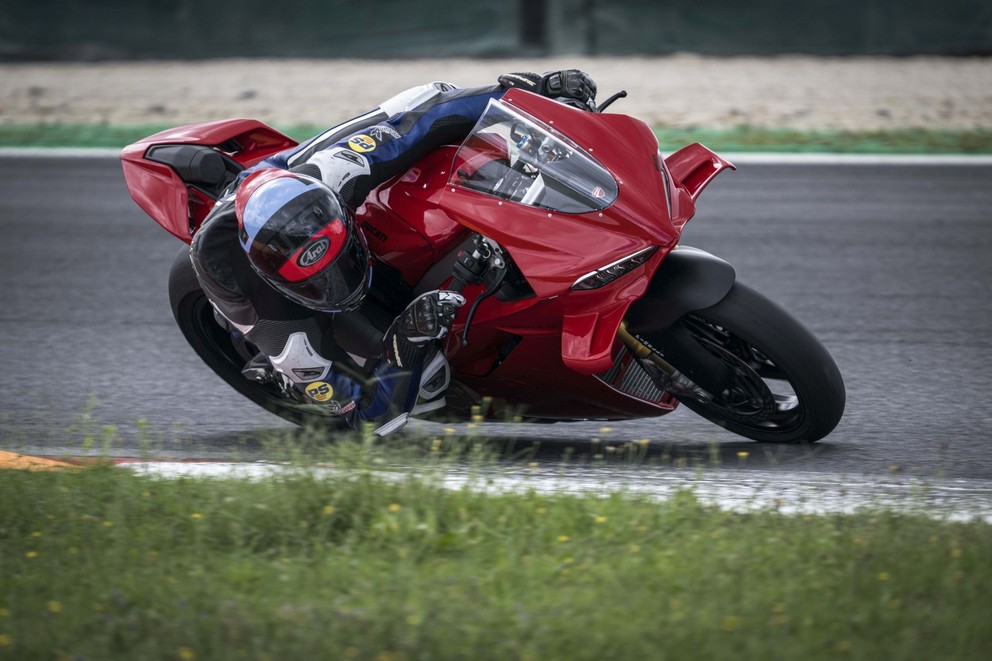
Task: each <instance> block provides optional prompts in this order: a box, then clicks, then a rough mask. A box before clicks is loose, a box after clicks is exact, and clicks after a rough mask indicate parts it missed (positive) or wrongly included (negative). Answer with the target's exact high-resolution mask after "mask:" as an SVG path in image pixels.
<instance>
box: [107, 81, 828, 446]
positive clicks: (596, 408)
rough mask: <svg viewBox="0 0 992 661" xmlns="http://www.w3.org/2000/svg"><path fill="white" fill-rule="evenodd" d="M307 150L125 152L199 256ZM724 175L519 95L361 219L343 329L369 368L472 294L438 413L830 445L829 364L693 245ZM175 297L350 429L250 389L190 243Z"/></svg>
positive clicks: (697, 154) (138, 186)
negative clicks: (444, 305)
mask: <svg viewBox="0 0 992 661" xmlns="http://www.w3.org/2000/svg"><path fill="white" fill-rule="evenodd" d="M621 95H623V93H620V94H618V95H616V96H614V98H613V99H611V100H610V101H608V102H607V103H606V104H604V106H603V108H605V106H606V105H609V104H610V102H612V101H613V100H615V99H616V98H617V97H618V96H621ZM295 145H296V142H294V141H293V140H292V139H290V138H288V137H286V136H285V135H283V134H281V133H279V132H278V131H276V130H274V129H272V128H270V127H268V126H266V125H264V124H262V123H260V122H258V121H254V120H245V119H236V120H225V121H216V122H208V123H203V124H195V125H191V126H183V127H179V128H176V129H172V130H167V131H164V132H161V133H158V134H156V135H153V136H150V137H148V138H145V139H144V140H141V141H139V142H137V143H135V144H132V145H130V146H128V147H126V148H125V149H124V151H123V152H122V154H121V159H122V162H123V167H124V175H125V179H126V181H127V185H128V188H129V190H130V193H131V195H132V197H133V198H134V199H135V201H137V203H138V204H139V205H140V206H141V208H142V209H144V210H145V211H146V212H147V213H148V214H149V215H150V216H151V217H152V218H153V219H154V220H155V221H156V222H157V223H159V224H160V225H162V226H163V227H164V228H165V229H166V230H168V231H169V232H171V233H172V234H174V235H175V236H176V237H178V238H179V239H181V240H182V241H184V242H186V243H189V242H190V241H191V237H192V235H193V233H194V232H196V230H197V228H198V227H199V226H200V224H201V223H202V222H203V220H204V219H205V218H206V217H207V215H208V214H209V213H210V212H211V209H212V208H213V207H214V203H215V201H216V200H218V199H220V198H221V197H222V196H224V195H225V194H228V193H229V192H230V190H231V188H232V186H234V185H235V184H236V180H237V176H238V173H239V172H241V171H242V170H243V169H244V168H246V167H250V166H252V165H254V164H256V163H258V162H259V161H260V160H262V159H263V158H265V157H268V156H271V155H273V154H275V153H277V152H279V151H282V150H285V149H288V148H291V147H293V146H295ZM727 168H733V165H731V164H730V163H729V162H728V161H726V160H724V159H723V158H721V157H720V156H718V155H717V154H715V153H713V152H712V151H710V150H709V149H707V148H705V147H703V146H702V145H700V144H698V143H697V144H691V145H689V146H687V147H684V148H683V149H681V150H679V151H677V152H675V153H673V154H671V155H669V156H668V157H667V158H666V157H663V156H662V155H661V154H660V153H659V151H658V141H657V138H656V137H655V135H654V134H653V132H652V131H651V130H650V129H649V128H648V126H647V125H646V124H645V123H643V122H641V121H639V120H637V119H634V118H632V117H629V116H626V115H623V114H616V113H606V112H583V111H579V110H576V109H574V108H570V107H567V106H565V105H562V104H560V103H557V102H555V101H551V100H549V99H545V98H542V97H539V96H536V95H534V94H530V93H528V92H525V91H522V90H517V89H513V90H510V91H509V92H507V93H506V94H505V95H504V96H503V97H502V98H501V99H500V100H497V101H492V102H490V104H489V106H488V108H487V110H486V112H485V114H484V115H483V116H482V117H481V119H480V120H479V121H478V123H477V124H476V126H475V128H474V129H473V130H472V132H471V134H470V135H469V136H468V137H467V138H466V139H465V141H464V142H463V143H462V144H461V145H450V146H447V147H444V148H441V149H439V150H437V151H435V152H433V153H431V154H429V155H428V156H426V157H425V158H424V159H423V160H421V161H420V162H418V163H417V164H416V165H414V166H413V167H411V168H410V169H409V170H408V171H406V172H405V173H404V174H402V175H401V176H397V177H395V178H393V179H391V180H390V181H387V182H385V183H384V184H382V185H381V186H379V187H378V188H377V189H375V190H374V191H372V193H371V194H370V195H369V196H368V197H367V199H366V200H365V202H364V203H363V204H362V206H361V207H359V208H358V209H357V210H356V214H355V220H356V224H357V225H358V226H359V227H361V228H362V230H363V232H364V233H365V236H366V238H367V240H368V244H369V248H370V249H371V251H372V253H373V260H374V264H373V278H372V287H371V291H370V293H369V295H368V297H367V298H366V300H365V302H364V303H363V307H362V309H361V310H360V311H358V312H355V313H340V314H336V315H334V316H333V318H329V319H328V320H326V321H327V323H326V324H324V327H325V328H326V329H327V330H326V332H327V333H331V334H333V341H334V342H336V343H337V344H338V345H339V346H342V347H343V348H344V349H346V350H347V351H348V352H349V353H351V354H353V355H354V356H356V357H358V358H359V359H361V358H363V357H369V356H372V355H373V354H375V353H377V352H378V350H379V346H380V345H379V342H380V341H381V338H382V334H383V331H384V330H385V329H386V327H387V326H388V324H389V323H390V322H391V321H392V319H393V318H394V317H395V316H396V315H397V314H398V313H399V312H400V311H402V309H403V308H404V307H405V306H406V304H407V303H408V302H409V301H410V300H412V298H413V297H414V296H416V295H418V294H420V293H422V292H425V291H430V290H433V289H439V288H441V289H444V288H447V289H456V290H460V291H462V293H463V294H464V295H465V297H466V299H467V304H466V305H465V306H463V307H462V308H461V310H460V311H459V314H458V317H457V318H456V320H455V323H454V326H453V327H452V331H451V333H449V335H448V336H447V338H446V340H445V342H446V344H445V347H444V349H445V354H446V356H447V359H448V361H449V363H450V372H449V373H447V374H446V376H445V381H446V382H445V383H442V384H439V385H440V387H444V386H447V390H446V393H445V405H444V407H443V408H440V409H437V410H434V411H432V412H431V413H430V415H431V416H434V417H436V418H438V419H445V420H467V419H469V418H471V417H472V416H473V415H478V414H479V413H480V412H481V414H482V415H484V416H486V417H488V418H493V419H500V420H505V419H507V416H508V415H512V416H513V417H514V418H515V419H518V420H522V421H523V422H554V421H574V420H631V419H635V418H650V417H657V416H661V415H664V414H666V413H670V412H671V411H673V410H674V409H675V408H676V407H677V406H678V405H679V404H680V403H681V404H684V405H685V406H687V407H689V408H690V409H691V410H693V411H695V412H696V413H698V414H699V415H701V416H703V417H705V418H707V419H709V420H711V421H713V422H714V423H716V424H718V425H720V426H721V427H724V428H726V429H728V430H730V431H732V432H735V433H737V434H740V435H742V436H745V437H747V438H750V439H753V440H756V441H766V442H798V441H806V442H813V441H816V440H818V439H821V438H823V437H824V436H826V435H827V434H829V433H830V431H831V430H833V429H834V427H835V426H836V425H837V423H838V421H839V420H840V418H841V415H842V414H843V410H844V400H845V393H844V384H843V380H842V378H841V375H840V372H839V370H838V369H837V366H836V364H835V363H834V361H833V359H832V358H831V356H830V355H829V353H828V352H827V351H826V349H825V348H824V347H823V346H822V345H821V343H820V342H819V341H818V340H817V339H816V338H815V337H813V335H811V334H810V332H809V331H807V330H806V329H805V328H804V327H803V326H802V325H801V324H800V323H799V322H797V321H796V320H795V319H794V318H793V317H791V316H790V315H789V314H788V313H787V312H785V311H784V310H783V309H782V308H780V307H779V306H777V305H776V304H774V303H772V302H771V301H769V300H768V299H766V298H765V297H764V296H762V295H761V294H759V293H757V292H756V291H754V290H752V289H750V288H748V287H747V286H745V285H743V284H741V283H739V282H737V281H736V277H735V271H734V268H733V267H732V266H731V265H730V264H728V263H727V262H725V261H724V260H722V259H719V258H718V257H715V256H713V255H710V254H709V253H706V252H703V251H701V250H697V249H694V248H690V247H687V246H680V245H679V238H680V235H681V232H682V228H683V227H684V226H685V224H686V222H688V221H689V219H690V218H691V217H692V216H693V214H694V212H695V204H696V200H697V198H698V197H699V194H700V193H701V192H702V191H703V189H704V188H705V187H706V186H707V184H709V183H710V181H711V180H712V179H713V178H714V177H715V176H716V175H717V174H719V173H720V172H721V171H722V170H724V169H727ZM169 292H170V298H171V303H172V309H173V313H174V314H175V318H176V323H177V324H178V325H179V327H180V329H181V330H182V332H183V334H184V335H185V336H186V339H187V340H188V341H189V343H190V345H191V346H192V347H193V349H194V350H195V351H196V352H197V353H198V354H199V356H200V357H201V358H202V359H203V361H204V362H206V363H207V365H209V366H210V367H211V368H212V369H213V370H214V371H215V372H216V373H217V374H218V375H220V376H221V378H223V379H224V380H225V381H226V382H227V383H229V384H230V385H231V386H233V387H234V388H235V389H237V390H238V391H239V392H241V393H242V394H244V395H246V396H247V397H248V398H250V399H251V400H253V401H254V402H255V403H257V404H259V405H261V406H263V407H265V408H266V409H268V410H270V411H272V412H274V413H276V414H278V415H281V416H283V417H285V418H287V419H289V420H292V421H294V422H297V423H301V424H302V423H309V422H314V423H321V424H326V425H334V424H335V421H336V420H338V418H337V417H335V416H331V415H329V414H326V413H321V412H316V411H314V410H313V409H312V408H305V407H301V406H300V405H299V404H298V403H297V402H295V401H294V400H292V399H290V398H289V397H287V396H286V395H285V394H284V393H283V392H282V391H281V390H280V389H279V388H278V387H277V386H275V385H273V384H270V383H259V382H256V381H253V380H250V379H249V378H247V377H246V376H244V375H243V374H242V369H243V368H244V366H245V365H246V363H248V362H249V361H251V360H252V359H253V358H254V357H255V356H256V354H257V351H256V349H255V347H253V346H252V345H251V344H250V343H247V342H246V341H245V340H244V338H243V336H241V335H240V334H239V333H236V332H235V333H232V332H230V331H229V329H228V327H227V325H226V324H224V323H223V322H222V320H219V319H218V317H217V316H216V315H215V313H214V310H213V308H212V306H211V305H210V303H209V302H208V300H207V299H206V297H205V295H204V293H203V292H202V291H201V289H200V287H199V284H198V282H197V279H196V277H195V274H194V273H193V269H192V266H191V264H190V260H189V254H188V250H186V249H183V250H181V251H180V253H179V255H178V256H177V258H176V260H175V262H174V264H173V267H172V271H171V273H170V275H169ZM435 385H438V384H435ZM337 424H341V423H337Z"/></svg>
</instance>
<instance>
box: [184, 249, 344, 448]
mask: <svg viewBox="0 0 992 661" xmlns="http://www.w3.org/2000/svg"><path fill="white" fill-rule="evenodd" d="M169 299H170V302H171V303H172V313H173V315H174V316H175V319H176V324H177V325H178V326H179V330H181V331H182V333H183V336H185V338H186V341H187V342H189V345H190V346H191V347H192V348H193V350H194V351H195V352H196V354H197V355H198V356H199V357H200V359H201V360H203V362H204V363H206V364H207V365H208V366H209V367H210V369H212V370H213V371H214V372H215V373H216V374H217V375H218V376H219V377H220V378H222V379H223V380H224V381H225V382H227V384H228V385H229V386H231V387H232V388H234V389H235V390H237V391H238V392H239V393H241V394H242V395H244V396H245V397H247V398H248V399H250V400H251V401H253V402H255V403H256V404H258V405H259V406H261V407H262V408H264V409H265V410H266V411H269V412H270V413H274V414H276V415H278V416H279V417H281V418H283V419H285V420H288V421H289V422H292V423H294V424H297V425H301V426H311V427H321V428H323V429H336V428H347V424H346V423H345V422H344V420H343V418H342V417H341V416H336V415H330V414H326V413H320V412H314V411H312V410H306V409H303V408H301V407H300V406H299V405H297V404H296V403H295V402H292V401H291V400H289V399H287V398H286V396H285V395H283V394H282V393H281V392H280V390H279V388H277V387H276V386H275V385H273V384H270V383H258V382H256V381H252V380H250V379H248V378H246V377H245V376H244V375H243V374H242V373H241V370H242V368H243V367H244V366H245V363H247V362H248V360H249V359H250V358H251V356H250V355H247V353H250V349H248V350H247V352H246V345H245V344H244V343H243V342H242V343H239V342H238V341H237V340H236V339H235V337H234V336H232V334H231V333H230V332H229V331H228V330H227V329H226V328H224V327H223V326H221V325H220V323H218V321H217V317H216V316H215V314H214V309H213V306H211V305H210V301H209V300H207V297H206V294H204V293H203V290H202V289H200V284H199V281H198V280H197V279H196V273H195V272H194V271H193V265H192V264H191V263H190V259H189V250H188V249H185V248H184V249H183V250H181V251H180V252H179V254H178V255H177V256H176V259H175V261H174V262H173V264H172V271H171V272H170V274H169Z"/></svg>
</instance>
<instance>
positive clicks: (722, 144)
mask: <svg viewBox="0 0 992 661" xmlns="http://www.w3.org/2000/svg"><path fill="white" fill-rule="evenodd" d="M165 128H168V127H167V126H165V125H148V126H103V125H72V124H44V125H41V124H40V125H34V126H0V146H3V147H109V148H120V147H123V146H125V145H127V144H129V143H131V142H134V141H136V140H138V139H140V138H143V137H145V136H148V135H151V134H152V133H155V132H157V131H161V130H163V129H165ZM324 128H325V127H319V126H294V127H282V130H283V131H285V132H286V133H287V134H288V135H289V136H290V137H293V138H294V139H296V140H304V139H306V138H309V137H310V136H312V135H315V134H317V133H319V132H320V131H322V130H323V129H324ZM657 133H658V137H659V140H660V142H661V146H662V149H663V150H664V151H665V152H670V151H674V150H676V149H678V148H680V147H683V146H684V145H687V144H689V143H692V142H702V143H704V144H705V145H706V146H708V147H710V148H711V149H714V150H716V151H727V152H734V151H776V152H829V153H868V154H992V131H989V130H974V131H922V130H899V131H843V132H842V131H820V132H815V131H814V132H802V131H786V130H771V129H755V128H738V129H732V130H723V131H716V130H707V129H677V128H662V127H659V128H658V129H657Z"/></svg>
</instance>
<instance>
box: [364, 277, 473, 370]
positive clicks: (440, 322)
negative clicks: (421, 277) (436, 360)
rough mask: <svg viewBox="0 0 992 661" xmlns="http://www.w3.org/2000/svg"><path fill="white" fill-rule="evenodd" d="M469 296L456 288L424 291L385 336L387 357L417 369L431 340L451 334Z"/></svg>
mask: <svg viewBox="0 0 992 661" xmlns="http://www.w3.org/2000/svg"><path fill="white" fill-rule="evenodd" d="M464 304H465V298H464V297H463V296H462V295H461V294H458V293H455V292H453V291H432V292H427V293H426V294H421V295H420V296H418V297H417V298H416V299H414V300H413V302H412V303H410V305H408V306H407V307H406V309H405V310H403V312H401V313H400V315H399V316H398V317H396V319H395V320H393V323H392V325H390V327H389V330H387V331H386V335H385V337H384V338H383V355H384V356H385V358H386V360H387V361H388V362H389V363H391V364H392V365H395V366H396V367H399V368H402V369H416V368H417V367H419V366H420V363H421V361H422V360H423V358H424V356H425V355H426V354H427V350H428V349H429V347H430V342H432V341H433V340H440V339H442V338H443V337H444V336H445V335H447V334H448V330H449V329H450V328H451V324H452V322H454V320H455V315H456V314H457V313H458V308H460V307H461V306H462V305H464Z"/></svg>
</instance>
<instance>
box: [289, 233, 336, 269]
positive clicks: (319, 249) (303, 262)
mask: <svg viewBox="0 0 992 661" xmlns="http://www.w3.org/2000/svg"><path fill="white" fill-rule="evenodd" d="M330 244H331V242H330V241H328V240H327V237H326V236H322V237H320V238H319V239H317V240H316V241H314V242H313V243H311V244H310V246H309V247H308V248H307V249H306V250H304V251H303V252H301V253H300V256H299V258H298V259H297V260H296V263H297V264H299V265H300V266H302V267H303V268H306V267H308V266H313V265H314V264H316V263H317V262H319V261H320V258H321V257H323V256H324V255H325V254H327V248H328V246H329V245H330Z"/></svg>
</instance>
